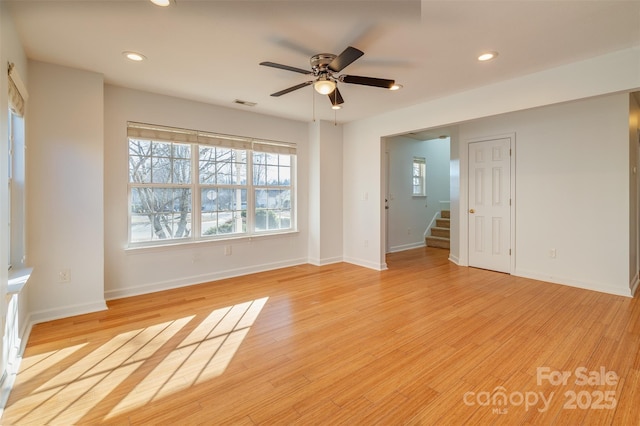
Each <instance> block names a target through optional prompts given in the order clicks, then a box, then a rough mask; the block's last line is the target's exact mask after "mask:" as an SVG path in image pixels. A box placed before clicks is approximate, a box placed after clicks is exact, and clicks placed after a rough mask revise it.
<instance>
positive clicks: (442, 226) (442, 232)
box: [425, 210, 451, 250]
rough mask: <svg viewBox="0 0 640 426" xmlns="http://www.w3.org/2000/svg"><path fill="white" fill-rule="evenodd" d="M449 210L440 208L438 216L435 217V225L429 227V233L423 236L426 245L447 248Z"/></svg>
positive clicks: (449, 223)
mask: <svg viewBox="0 0 640 426" xmlns="http://www.w3.org/2000/svg"><path fill="white" fill-rule="evenodd" d="M450 228H451V212H450V211H449V210H442V211H441V212H440V217H439V218H437V219H436V223H435V226H432V227H431V230H430V231H431V235H429V236H427V237H425V243H426V244H427V247H438V248H443V249H447V250H448V249H449V248H450V243H451V239H450V238H451V237H450V233H451V229H450Z"/></svg>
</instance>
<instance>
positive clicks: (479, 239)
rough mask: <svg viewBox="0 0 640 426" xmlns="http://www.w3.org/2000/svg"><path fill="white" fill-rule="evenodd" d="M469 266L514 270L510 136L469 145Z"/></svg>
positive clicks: (505, 270)
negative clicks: (512, 265)
mask: <svg viewBox="0 0 640 426" xmlns="http://www.w3.org/2000/svg"><path fill="white" fill-rule="evenodd" d="M468 176H469V186H468V188H469V266H474V267H477V268H483V269H490V270H492V271H499V272H510V271H511V267H510V265H511V257H510V256H511V250H510V249H511V247H510V245H511V207H510V204H511V201H510V200H511V139H509V138H505V139H496V140H489V141H482V142H472V143H470V144H469V175H468Z"/></svg>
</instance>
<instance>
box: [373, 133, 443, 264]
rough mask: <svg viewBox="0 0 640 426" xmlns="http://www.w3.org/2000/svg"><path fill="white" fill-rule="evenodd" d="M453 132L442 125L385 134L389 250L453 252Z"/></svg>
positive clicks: (384, 152)
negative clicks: (403, 132) (451, 212)
mask: <svg viewBox="0 0 640 426" xmlns="http://www.w3.org/2000/svg"><path fill="white" fill-rule="evenodd" d="M451 133H452V132H451V130H450V129H444V128H441V129H432V130H427V131H420V132H411V133H407V134H402V135H397V136H393V137H388V138H385V139H383V141H382V144H383V164H382V168H383V173H384V179H383V185H384V188H383V194H382V200H383V202H384V214H385V217H384V221H383V223H384V226H385V232H383V236H384V238H385V244H384V245H383V247H384V248H385V253H386V254H389V253H395V252H400V251H405V250H411V249H418V248H424V247H427V246H429V247H437V249H438V250H442V251H446V252H447V256H448V252H449V249H450V240H451V229H450V223H451V220H450V197H451V194H450V192H451V167H450V164H451ZM438 243H440V244H439V245H437V244H438Z"/></svg>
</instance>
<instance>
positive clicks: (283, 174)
mask: <svg viewBox="0 0 640 426" xmlns="http://www.w3.org/2000/svg"><path fill="white" fill-rule="evenodd" d="M278 183H279V184H280V185H282V186H289V185H291V168H290V167H282V166H281V167H280V171H279V179H278Z"/></svg>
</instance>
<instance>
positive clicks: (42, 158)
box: [27, 61, 106, 322]
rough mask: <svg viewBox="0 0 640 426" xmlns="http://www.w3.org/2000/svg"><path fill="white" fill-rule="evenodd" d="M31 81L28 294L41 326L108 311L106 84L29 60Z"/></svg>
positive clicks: (95, 77) (74, 71)
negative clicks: (62, 275)
mask: <svg viewBox="0 0 640 426" xmlns="http://www.w3.org/2000/svg"><path fill="white" fill-rule="evenodd" d="M28 80H29V103H28V105H27V120H28V121H27V147H28V149H27V182H28V187H27V257H28V259H29V264H30V265H31V266H33V267H34V271H33V274H32V276H31V280H30V282H29V284H28V291H29V299H30V311H31V318H32V320H33V321H34V322H38V321H43V320H48V319H53V318H58V317H64V316H70V315H76V314H80V313H85V312H92V311H95V310H99V309H105V308H106V305H105V303H104V257H103V253H104V242H103V236H104V213H103V208H102V204H103V176H104V173H103V161H102V156H103V148H104V147H103V137H102V134H103V107H102V106H103V78H102V75H100V74H96V73H92V72H86V71H81V70H77V69H72V68H65V67H61V66H56V65H52V64H47V63H43V62H35V61H29V77H28ZM63 269H68V270H69V271H70V273H71V275H70V276H71V280H70V282H68V283H60V282H59V272H60V271H61V270H63Z"/></svg>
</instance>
